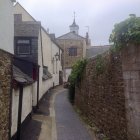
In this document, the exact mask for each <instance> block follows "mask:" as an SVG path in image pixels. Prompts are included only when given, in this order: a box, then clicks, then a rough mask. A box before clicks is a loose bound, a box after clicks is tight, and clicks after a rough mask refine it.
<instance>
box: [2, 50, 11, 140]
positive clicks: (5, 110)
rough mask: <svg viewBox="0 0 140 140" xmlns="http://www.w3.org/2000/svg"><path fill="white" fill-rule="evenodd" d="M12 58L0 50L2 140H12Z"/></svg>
mask: <svg viewBox="0 0 140 140" xmlns="http://www.w3.org/2000/svg"><path fill="white" fill-rule="evenodd" d="M11 64H12V56H11V54H8V53H6V52H4V51H2V50H0V140H8V139H10V127H11V126H10V106H11V92H10V91H11V79H12V68H11V66H12V65H11Z"/></svg>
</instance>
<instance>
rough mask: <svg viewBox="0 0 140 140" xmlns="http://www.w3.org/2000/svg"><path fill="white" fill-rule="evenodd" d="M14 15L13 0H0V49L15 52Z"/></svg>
mask: <svg viewBox="0 0 140 140" xmlns="http://www.w3.org/2000/svg"><path fill="white" fill-rule="evenodd" d="M13 41H14V17H13V3H12V2H11V0H0V49H2V50H5V51H7V52H10V53H12V54H13V53H14V48H13V44H14V42H13Z"/></svg>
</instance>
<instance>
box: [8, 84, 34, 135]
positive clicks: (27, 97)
mask: <svg viewBox="0 0 140 140" xmlns="http://www.w3.org/2000/svg"><path fill="white" fill-rule="evenodd" d="M32 93H33V90H32V85H30V86H26V87H24V89H23V105H22V122H23V121H24V120H25V118H26V117H27V116H28V114H29V113H31V111H32V104H33V103H32V96H33V95H32ZM18 104H19V89H18V90H14V89H13V93H12V126H11V136H13V135H14V134H15V133H16V131H17V119H18Z"/></svg>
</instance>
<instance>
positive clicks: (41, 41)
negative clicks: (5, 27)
mask: <svg viewBox="0 0 140 140" xmlns="http://www.w3.org/2000/svg"><path fill="white" fill-rule="evenodd" d="M14 16H15V18H16V20H21V22H20V23H19V24H18V23H17V21H16V20H15V28H17V25H18V26H19V31H20V26H21V28H22V29H23V30H24V33H22V32H17V34H16V35H15V36H16V37H22V38H24V39H23V40H22V41H21V40H19V42H20V43H21V42H22V43H24V42H25V43H27V42H28V39H27V38H29V37H30V38H32V37H33V36H34V35H33V34H32V33H31V32H28V31H27V32H28V33H26V32H25V29H26V28H27V26H32V25H33V26H35V25H36V24H37V25H38V22H37V21H36V20H35V19H34V18H33V17H32V16H31V15H30V14H29V13H28V12H27V11H26V10H25V9H24V8H23V7H22V6H21V5H20V4H19V3H16V5H15V6H14ZM22 29H21V31H22ZM33 30H34V28H33V27H32V30H31V31H33ZM35 34H36V37H35V38H37V52H38V53H37V62H36V64H35V65H36V66H35V67H38V69H39V71H37V72H39V73H38V76H39V79H38V80H35V81H34V82H33V83H30V84H27V85H26V86H24V88H23V105H22V117H21V121H22V122H24V120H25V119H26V118H27V117H28V116H29V115H30V113H31V111H32V107H35V106H36V105H37V103H38V101H39V100H40V99H41V98H42V97H43V95H44V94H45V93H46V92H47V91H48V90H49V89H50V88H52V87H53V86H57V85H59V83H60V81H61V80H60V78H61V77H60V76H59V75H60V73H62V65H61V55H62V49H61V48H60V47H59V45H57V43H55V41H54V40H52V39H51V37H50V35H49V34H48V33H47V31H46V30H45V29H44V28H43V27H42V26H41V24H40V28H38V26H37V30H36V29H35ZM25 35H26V36H25ZM17 42H18V41H17ZM35 42H36V41H35ZM34 51H35V50H34ZM23 57H24V56H23ZM31 65H34V63H33V64H31ZM14 71H15V75H14V78H15V79H16V73H19V75H20V77H19V75H18V78H17V81H18V80H19V79H21V76H22V79H23V80H25V79H29V77H28V76H25V74H23V71H22V70H21V69H18V68H15V69H14ZM27 77H28V78H27ZM32 80H33V79H32ZM29 81H30V80H29ZM26 82H28V80H27V81H26ZM19 92H20V91H19V89H13V94H12V102H13V105H12V126H11V136H13V135H14V134H15V133H16V131H17V120H18V105H19V100H18V99H19ZM38 93H39V94H38Z"/></svg>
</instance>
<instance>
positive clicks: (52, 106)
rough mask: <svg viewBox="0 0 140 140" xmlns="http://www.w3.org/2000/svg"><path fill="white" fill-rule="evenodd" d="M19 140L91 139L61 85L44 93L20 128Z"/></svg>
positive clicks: (66, 91)
mask: <svg viewBox="0 0 140 140" xmlns="http://www.w3.org/2000/svg"><path fill="white" fill-rule="evenodd" d="M29 130H30V131H29ZM21 140H93V138H92V136H91V134H90V132H89V130H88V129H87V128H86V126H85V124H84V123H83V122H82V121H81V119H80V118H79V116H78V114H77V113H76V112H75V110H74V108H73V107H72V105H71V104H70V102H69V100H68V90H66V89H63V88H62V86H59V87H56V88H54V89H52V90H51V91H50V92H48V93H46V94H45V96H44V98H43V99H42V100H41V102H40V104H39V109H38V110H37V112H36V113H35V114H33V116H32V120H30V122H28V123H27V124H26V125H25V126H24V127H23V128H22V134H21Z"/></svg>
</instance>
